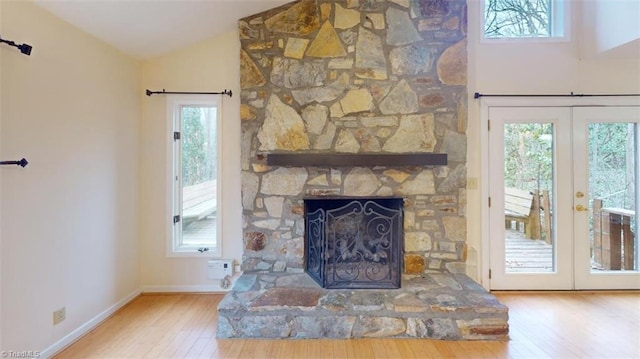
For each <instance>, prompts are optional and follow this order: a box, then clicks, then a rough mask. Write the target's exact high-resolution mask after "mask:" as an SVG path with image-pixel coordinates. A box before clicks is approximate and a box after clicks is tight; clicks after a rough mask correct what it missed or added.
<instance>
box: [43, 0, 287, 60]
mask: <svg viewBox="0 0 640 359" xmlns="http://www.w3.org/2000/svg"><path fill="white" fill-rule="evenodd" d="M34 1H35V3H36V4H37V5H39V6H41V7H43V8H44V9H46V10H48V11H49V12H51V13H53V14H54V15H56V16H57V17H60V18H62V19H63V20H65V21H67V22H69V23H71V24H73V25H75V26H77V27H79V28H81V29H83V30H84V31H86V32H88V33H89V34H91V35H93V36H95V37H97V38H99V39H101V40H103V41H105V42H107V43H109V44H111V45H112V46H114V47H116V48H118V49H120V50H121V51H123V52H124V53H127V54H129V55H131V56H133V57H135V58H138V59H148V58H152V57H155V56H158V55H162V54H165V53H168V52H171V51H173V50H177V49H179V48H181V47H184V46H187V45H190V44H194V43H197V42H199V41H202V40H205V39H207V38H210V37H213V36H215V35H218V34H221V33H224V32H227V31H231V30H233V29H235V28H236V26H237V21H238V19H240V18H243V17H246V16H249V15H252V14H255V13H258V12H261V11H264V10H267V9H270V8H273V7H277V6H280V5H282V4H285V3H287V2H289V1H287V0H253V1H242V0H109V1H105V0H76V1H69V0H34Z"/></svg>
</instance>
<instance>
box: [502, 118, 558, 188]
mask: <svg viewBox="0 0 640 359" xmlns="http://www.w3.org/2000/svg"><path fill="white" fill-rule="evenodd" d="M552 136H553V127H552V125H551V124H549V123H524V124H505V127H504V141H505V146H504V151H505V153H504V155H505V161H504V163H505V169H504V180H505V186H506V187H515V188H519V189H524V190H527V191H529V192H533V191H535V190H540V191H542V190H549V191H550V192H551V189H552V184H553V155H552V153H553V142H552V138H553V137H552ZM540 193H541V192H540Z"/></svg>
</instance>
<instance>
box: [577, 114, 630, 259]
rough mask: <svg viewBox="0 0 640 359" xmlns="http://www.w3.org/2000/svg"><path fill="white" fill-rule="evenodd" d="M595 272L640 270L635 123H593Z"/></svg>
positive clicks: (591, 191)
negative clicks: (638, 267)
mask: <svg viewBox="0 0 640 359" xmlns="http://www.w3.org/2000/svg"><path fill="white" fill-rule="evenodd" d="M588 127H589V130H588V131H589V140H588V141H589V198H590V199H591V200H590V209H591V210H590V211H589V214H590V215H591V219H590V221H589V222H590V223H589V224H590V228H591V236H590V242H591V243H590V245H591V251H590V252H591V272H601V271H623V270H631V271H633V270H636V269H637V265H636V262H637V259H636V256H635V248H636V247H637V246H636V238H635V237H636V236H635V233H637V228H636V195H635V192H636V191H635V185H636V154H637V148H636V136H635V135H636V127H637V125H636V124H635V123H624V122H623V123H620V122H612V123H590V124H589V125H588Z"/></svg>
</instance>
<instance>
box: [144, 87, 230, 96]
mask: <svg viewBox="0 0 640 359" xmlns="http://www.w3.org/2000/svg"><path fill="white" fill-rule="evenodd" d="M154 94H162V95H229V97H231V96H232V95H233V93H232V92H231V90H224V91H222V92H175V91H165V90H164V89H162V91H151V90H149V89H147V96H151V95H154Z"/></svg>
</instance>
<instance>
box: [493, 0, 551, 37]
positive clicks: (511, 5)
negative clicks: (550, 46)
mask: <svg viewBox="0 0 640 359" xmlns="http://www.w3.org/2000/svg"><path fill="white" fill-rule="evenodd" d="M552 1H553V0H485V9H484V20H485V22H484V24H485V28H484V33H485V37H486V38H522V37H551V36H555V34H552V21H553V16H552Z"/></svg>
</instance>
